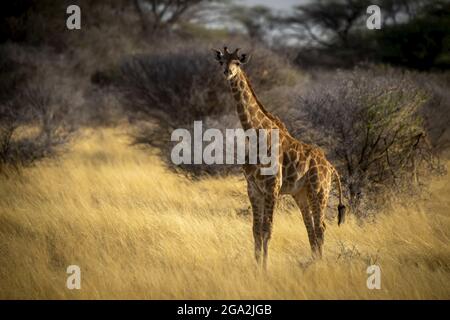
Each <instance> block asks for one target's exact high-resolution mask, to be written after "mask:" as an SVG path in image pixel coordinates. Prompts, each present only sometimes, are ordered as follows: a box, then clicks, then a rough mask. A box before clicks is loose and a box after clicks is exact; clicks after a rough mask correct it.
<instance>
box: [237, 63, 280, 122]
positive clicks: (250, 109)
mask: <svg viewBox="0 0 450 320" xmlns="http://www.w3.org/2000/svg"><path fill="white" fill-rule="evenodd" d="M229 83H230V86H231V92H232V93H233V97H234V99H235V100H236V104H237V113H238V116H239V120H240V121H241V124H242V128H243V129H244V130H247V129H250V128H253V129H262V128H266V127H270V126H271V124H272V121H271V120H270V118H269V117H268V116H267V115H266V112H265V111H264V110H263V109H262V107H261V105H260V103H259V102H258V99H257V98H256V96H255V94H254V92H253V90H252V89H251V86H250V83H249V81H248V79H247V77H246V76H245V73H244V71H242V70H241V69H239V70H238V72H237V74H236V76H234V77H233V78H232V79H230V80H229Z"/></svg>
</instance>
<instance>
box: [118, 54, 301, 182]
mask: <svg viewBox="0 0 450 320" xmlns="http://www.w3.org/2000/svg"><path fill="white" fill-rule="evenodd" d="M250 51H251V53H252V59H251V61H250V63H249V64H248V65H246V66H245V71H246V72H247V73H248V75H249V77H250V78H251V80H252V84H253V85H254V87H255V90H256V91H257V92H267V91H270V90H271V89H273V88H276V87H278V86H282V85H292V84H294V83H295V82H296V81H297V74H296V73H295V71H293V70H292V68H291V66H290V65H289V64H288V63H287V62H286V61H285V60H284V59H282V58H281V57H279V56H278V55H276V54H274V53H273V52H271V51H269V50H267V49H264V48H260V47H254V48H253V49H252V50H250ZM118 73H119V75H118V76H116V78H115V80H112V82H113V83H115V85H116V86H117V87H118V88H119V90H120V92H121V100H122V101H123V103H124V105H125V106H126V109H127V110H128V114H129V115H130V118H131V119H132V120H133V119H134V120H135V119H142V118H144V119H152V120H156V122H157V124H158V125H157V126H149V125H146V126H145V129H144V130H141V131H140V132H139V133H138V136H137V137H136V142H137V143H148V144H152V145H156V146H158V147H160V148H162V149H163V153H164V155H165V156H166V157H168V156H170V150H171V146H172V144H171V143H170V134H171V131H172V130H173V129H175V128H188V129H190V128H191V127H192V125H193V122H194V121H195V120H202V121H203V124H204V128H205V129H207V128H210V127H214V128H218V129H221V130H224V129H225V128H236V127H240V124H239V121H238V118H237V116H236V115H235V103H234V100H233V99H232V96H231V92H230V89H229V86H228V84H227V83H226V80H225V79H224V77H223V75H222V71H221V69H220V66H219V65H218V63H217V62H216V61H215V60H214V56H213V54H212V52H211V51H210V50H209V47H206V46H204V45H199V46H195V47H194V46H178V47H175V48H174V49H172V50H171V51H169V52H157V53H153V54H149V55H138V56H133V57H130V58H128V59H126V60H125V61H124V62H123V63H122V64H121V66H120V71H119V72H118ZM111 74H112V75H111V76H110V77H111V78H114V72H112V73H111ZM279 98H280V99H282V97H279ZM167 159H168V158H167ZM183 168H185V169H188V170H190V171H193V172H197V173H200V172H208V173H217V172H220V171H223V170H222V169H224V170H225V171H228V170H229V169H231V167H225V166H217V167H211V166H198V165H196V166H185V167H183Z"/></svg>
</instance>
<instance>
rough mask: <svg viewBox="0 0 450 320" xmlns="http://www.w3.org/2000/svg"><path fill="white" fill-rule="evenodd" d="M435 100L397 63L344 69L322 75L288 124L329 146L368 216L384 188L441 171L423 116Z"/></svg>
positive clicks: (407, 186) (396, 188)
mask: <svg viewBox="0 0 450 320" xmlns="http://www.w3.org/2000/svg"><path fill="white" fill-rule="evenodd" d="M428 99H429V95H427V93H426V92H425V91H424V90H421V89H419V88H418V86H417V85H416V84H414V82H413V81H411V79H410V77H408V76H407V74H402V73H400V72H398V71H396V70H394V69H390V68H383V69H381V70H379V69H369V70H362V69H355V70H353V71H351V72H348V71H347V72H338V73H336V74H331V75H327V77H326V78H320V79H319V80H318V81H317V82H315V83H314V85H313V87H312V89H311V90H310V91H309V92H308V93H307V94H305V95H303V96H302V97H301V98H300V99H299V100H298V102H297V106H296V108H292V109H291V110H290V112H289V115H288V118H289V120H288V127H290V128H291V129H292V132H293V133H294V135H296V136H297V137H300V138H301V139H303V140H307V141H308V140H309V141H314V142H316V143H318V144H319V145H321V146H323V147H324V148H325V149H327V150H328V151H329V153H330V156H331V158H333V159H334V160H335V163H336V164H338V166H339V172H340V173H341V174H342V175H343V177H344V185H346V186H347V188H348V190H347V191H348V197H349V201H350V204H351V206H352V208H353V210H354V211H355V212H356V213H358V214H359V215H365V214H367V213H368V210H369V209H370V208H371V207H376V206H377V205H378V204H380V202H381V201H377V199H381V198H380V197H379V196H380V195H381V194H382V193H383V192H384V191H388V193H392V194H397V193H399V192H403V191H407V190H412V189H415V188H414V187H419V186H422V185H423V182H425V180H426V179H427V178H428V176H429V174H430V173H436V172H439V171H440V170H442V167H441V166H440V165H439V161H438V158H437V157H436V154H435V152H434V149H433V147H432V145H431V144H430V143H429V141H428V137H427V132H426V129H425V127H424V121H423V118H422V117H421V115H420V110H421V108H422V107H423V106H424V104H425V103H426V102H427V100H428ZM293 124H295V126H296V127H294V126H293Z"/></svg>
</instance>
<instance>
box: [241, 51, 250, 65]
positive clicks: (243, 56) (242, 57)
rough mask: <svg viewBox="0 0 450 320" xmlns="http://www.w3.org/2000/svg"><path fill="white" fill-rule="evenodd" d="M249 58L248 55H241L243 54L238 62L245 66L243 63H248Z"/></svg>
mask: <svg viewBox="0 0 450 320" xmlns="http://www.w3.org/2000/svg"><path fill="white" fill-rule="evenodd" d="M250 58H251V55H248V54H245V53H243V54H242V55H241V57H240V58H239V61H240V62H241V63H242V64H245V63H247V62H249V61H250Z"/></svg>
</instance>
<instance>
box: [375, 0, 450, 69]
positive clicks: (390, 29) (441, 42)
mask: <svg viewBox="0 0 450 320" xmlns="http://www.w3.org/2000/svg"><path fill="white" fill-rule="evenodd" d="M376 43H377V48H376V51H377V53H376V56H377V58H378V59H380V60H381V61H383V62H388V63H392V64H397V65H402V66H405V67H408V68H414V69H419V70H428V69H431V68H439V69H448V68H450V3H448V2H433V3H432V5H429V6H427V7H426V8H424V9H423V11H422V13H421V14H419V15H418V16H417V17H415V18H414V19H412V20H411V21H409V22H407V23H404V24H395V25H392V26H389V25H387V26H385V27H384V28H383V29H382V31H381V32H378V33H377V35H376Z"/></svg>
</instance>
